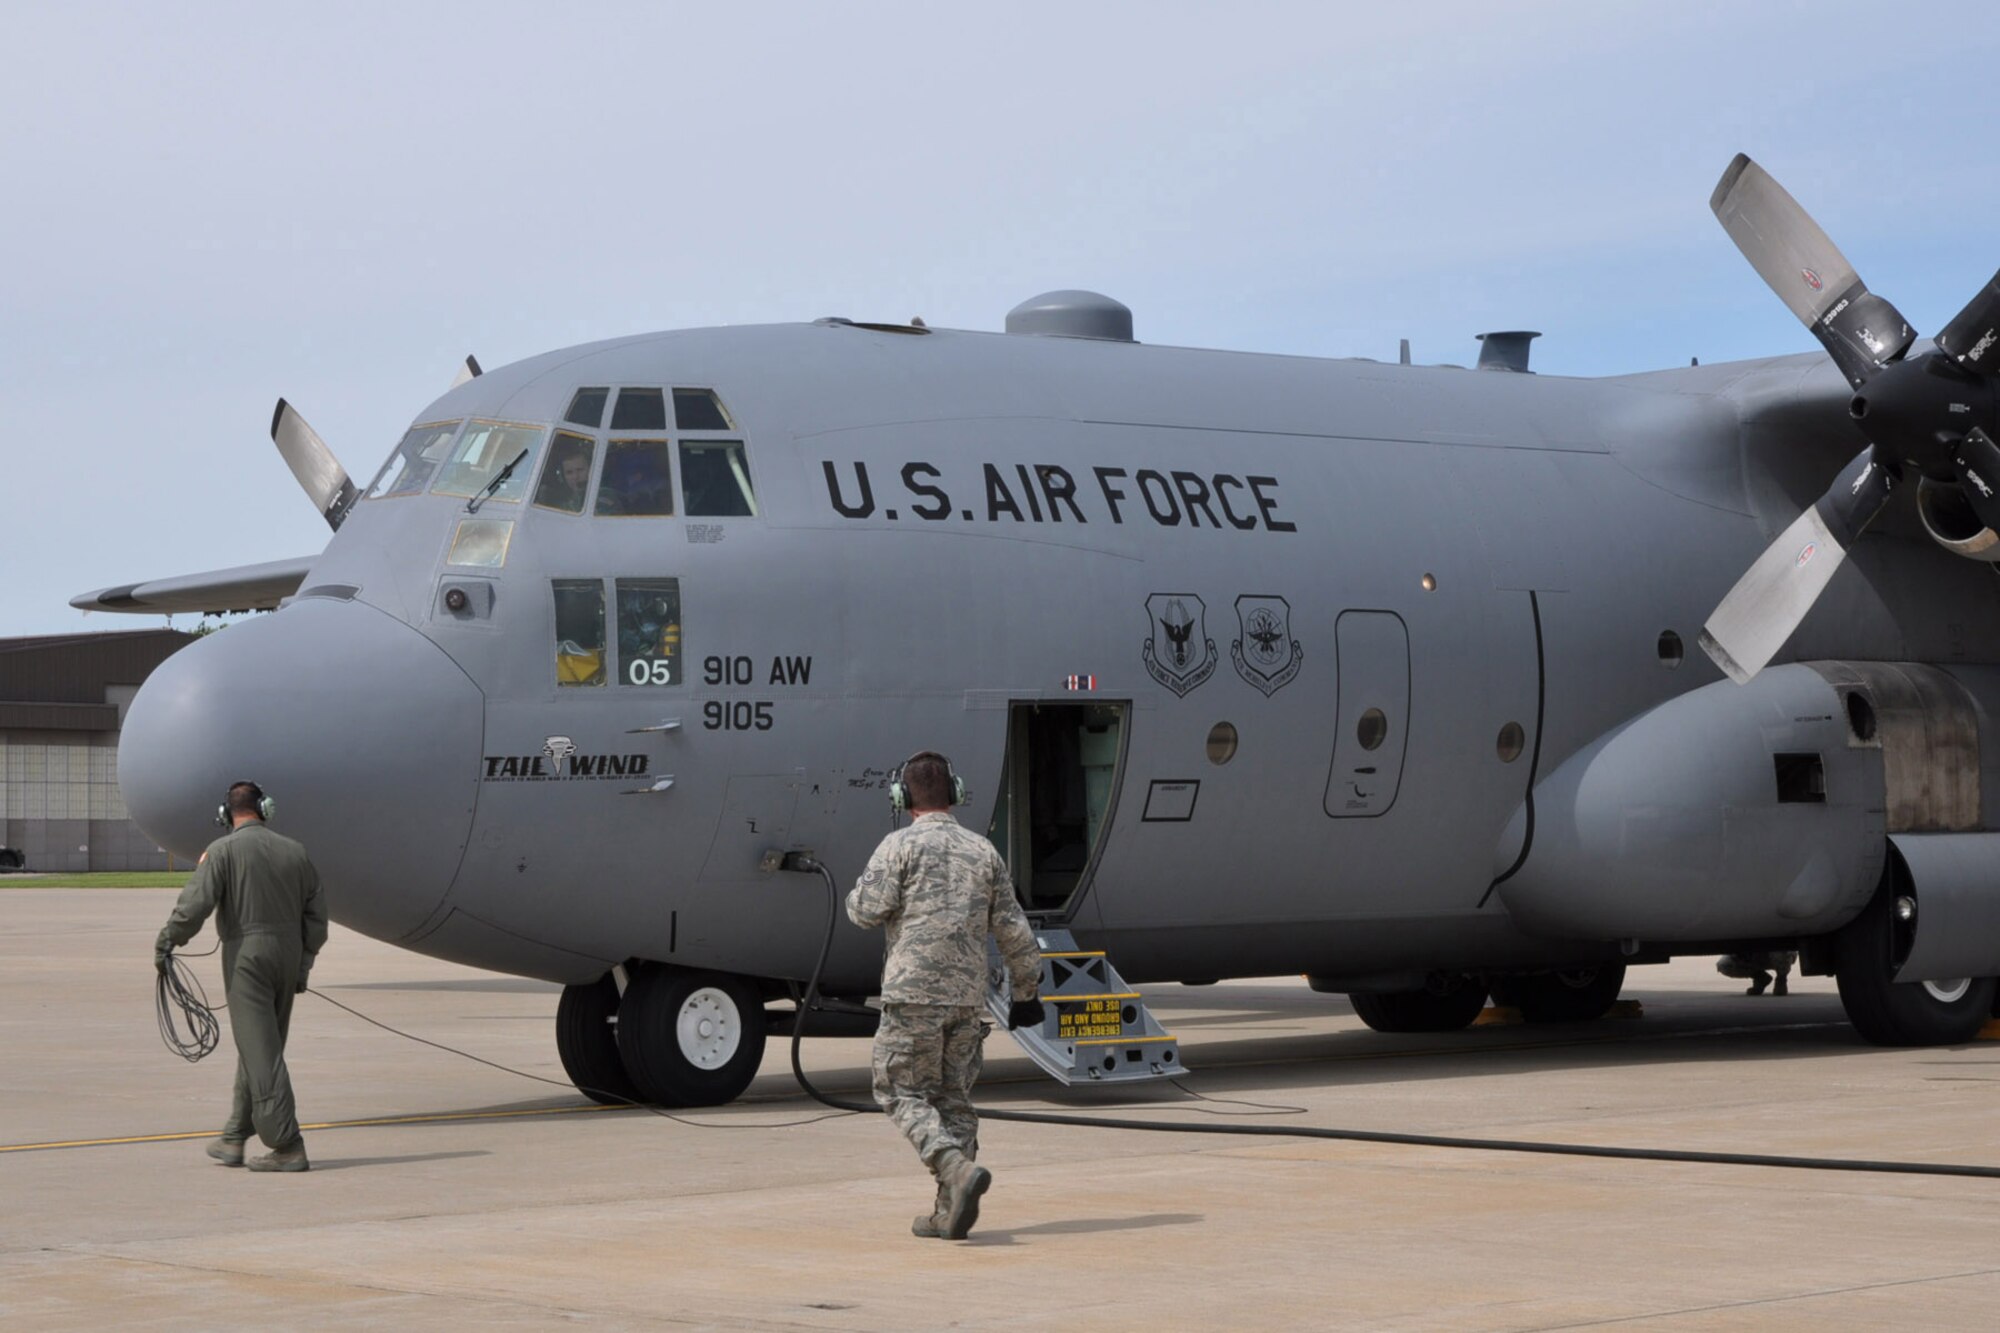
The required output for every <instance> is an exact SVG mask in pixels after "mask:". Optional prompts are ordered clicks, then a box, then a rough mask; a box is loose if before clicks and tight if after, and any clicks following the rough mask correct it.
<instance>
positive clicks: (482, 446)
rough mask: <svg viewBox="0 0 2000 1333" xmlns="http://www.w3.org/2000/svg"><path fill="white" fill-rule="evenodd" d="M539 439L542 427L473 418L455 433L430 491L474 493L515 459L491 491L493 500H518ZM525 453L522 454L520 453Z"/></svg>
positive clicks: (524, 488) (434, 493) (481, 489)
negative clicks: (452, 445)
mask: <svg viewBox="0 0 2000 1333" xmlns="http://www.w3.org/2000/svg"><path fill="white" fill-rule="evenodd" d="M541 440H542V427H540V426H521V425H513V424H510V423H508V422H504V421H473V422H471V423H470V424H468V425H467V426H466V428H465V434H464V435H462V436H460V437H459V441H458V447H457V448H455V449H453V450H452V451H451V457H450V458H448V459H446V460H445V464H444V467H443V469H442V470H441V471H440V472H439V474H438V479H437V483H436V484H435V485H434V486H432V487H431V494H433V495H466V496H471V495H478V494H479V493H480V492H481V491H484V490H485V489H486V487H487V486H488V485H489V484H491V483H492V481H493V479H494V478H495V477H498V476H499V475H500V472H501V470H502V469H504V468H505V467H506V466H507V465H508V464H510V463H515V461H516V460H517V459H518V460H519V462H518V464H517V465H516V466H515V468H514V471H513V472H512V474H510V475H509V476H508V478H507V480H506V481H505V482H503V483H501V485H500V487H499V489H497V490H495V491H494V492H493V495H492V497H491V498H492V499H494V500H503V501H510V500H519V499H520V498H521V497H522V496H523V495H525V494H527V491H528V478H529V476H531V475H532V473H533V468H534V451H535V446H536V445H537V444H540V443H541ZM523 454H525V455H527V456H526V457H522V455H523Z"/></svg>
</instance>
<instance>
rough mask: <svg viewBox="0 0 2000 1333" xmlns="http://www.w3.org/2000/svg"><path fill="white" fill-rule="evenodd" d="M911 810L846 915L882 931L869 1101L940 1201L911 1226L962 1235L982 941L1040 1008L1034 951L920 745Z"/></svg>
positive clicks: (974, 1174) (1016, 987)
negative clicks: (933, 1181) (933, 1182)
mask: <svg viewBox="0 0 2000 1333" xmlns="http://www.w3.org/2000/svg"><path fill="white" fill-rule="evenodd" d="M902 781H903V783H904V786H905V788H906V790H907V791H908V793H909V796H908V800H909V804H910V806H911V808H912V810H913V812H914V814H915V816H916V818H915V819H914V820H913V821H912V822H911V823H910V825H909V826H908V827H906V828H901V829H897V830H896V831H894V832H893V833H891V834H889V836H888V837H886V838H884V839H883V840H882V842H881V845H880V846H878V847H877V848H876V849H875V854H874V855H873V856H872V857H870V858H869V860H868V868H867V869H866V870H865V871H864V872H863V873H862V876H861V879H860V881H859V882H858V883H856V884H855V886H854V891H853V892H852V893H850V894H848V895H847V915H848V919H849V920H851V921H853V922H854V924H856V925H857V926H863V927H868V928H871V929H872V928H873V927H876V926H883V927H886V928H887V931H888V942H887V957H886V960H885V962H884V964H883V968H882V1021H881V1025H880V1027H879V1028H878V1029H877V1031H876V1036H875V1053H874V1083H875V1086H874V1092H875V1101H876V1103H877V1104H878V1105H879V1106H881V1108H882V1109H883V1111H885V1112H886V1113H887V1114H888V1116H889V1118H890V1119H891V1120H893V1121H894V1122H895V1124H896V1127H897V1128H898V1129H900V1130H902V1131H903V1135H904V1137H906V1138H908V1139H909V1141H910V1143H911V1145H912V1146H914V1147H915V1148H916V1150H917V1155H918V1156H919V1157H921V1158H922V1159H923V1163H924V1165H925V1166H927V1167H929V1168H930V1170H931V1173H932V1174H933V1175H934V1176H936V1177H937V1184H938V1188H937V1199H936V1202H935V1204H934V1205H933V1207H932V1210H931V1212H930V1214H929V1215H927V1216H924V1217H919V1218H917V1219H916V1221H915V1222H914V1223H912V1225H911V1230H912V1231H913V1232H914V1233H915V1234H917V1235H919V1236H940V1237H943V1238H945V1239H949V1240H961V1239H963V1238H964V1237H965V1235H966V1233H967V1232H969V1231H970V1230H971V1229H972V1224H973V1222H974V1221H976V1220H977V1219H978V1216H979V1196H980V1195H981V1194H983V1193H985V1191H986V1187H987V1186H988V1185H989V1184H990V1183H992V1174H991V1173H990V1172H988V1171H987V1170H986V1168H984V1167H981V1166H976V1165H974V1159H975V1158H976V1157H977V1156H978V1152H979V1116H978V1114H977V1113H976V1112H975V1111H974V1110H973V1108H972V1085H973V1083H974V1082H975V1081H976V1080H977V1079H978V1077H979V1067H980V1044H981V1042H982V1041H984V1039H985V1037H986V1033H987V1025H986V1024H985V1023H984V1022H983V1021H982V1020H981V1008H982V1005H983V1003H984V1000H985V994H986V937H987V936H988V935H991V936H993V938H994V939H995V940H996V941H998V943H999V946H1000V957H1001V960H1002V961H1003V962H1004V963H1005V964H1006V968H1007V974H1008V978H1009V980H1010V981H1011V982H1012V984H1013V995H1014V999H1015V1004H1016V1006H1017V1007H1020V1006H1032V1007H1033V1008H1034V1010H1035V1012H1036V1013H1037V1014H1039V1012H1040V1005H1039V1003H1038V1002H1037V1001H1036V1000H1035V993H1036V990H1037V989H1038V987H1039V985H1040V979H1041V954H1040V952H1039V951H1038V950H1037V948H1036V946H1035V936H1034V932H1033V931H1031V930H1030V929H1029V928H1028V920H1027V917H1026V916H1024V915H1023V914H1022V912H1021V905H1020V903H1018V902H1016V901H1015V899H1014V886H1013V882H1012V880H1011V879H1010V877H1009V876H1008V873H1007V865H1006V862H1004V861H1002V860H1001V859H1000V853H999V852H998V851H996V850H995V849H994V846H993V844H992V843H991V842H990V841H988V840H987V839H985V838H983V837H981V836H980V835H978V834H977V833H974V832H972V831H971V830H969V829H966V828H965V827H963V826H962V825H960V824H959V822H958V821H957V820H956V819H953V818H952V817H951V813H950V809H949V807H950V805H951V802H952V796H953V783H952V778H951V768H950V765H949V763H948V762H947V761H946V760H945V759H944V758H943V756H941V755H937V754H932V753H930V752H925V753H924V754H920V755H917V756H916V757H914V758H912V759H911V760H910V761H909V762H908V763H906V764H904V765H903V773H902Z"/></svg>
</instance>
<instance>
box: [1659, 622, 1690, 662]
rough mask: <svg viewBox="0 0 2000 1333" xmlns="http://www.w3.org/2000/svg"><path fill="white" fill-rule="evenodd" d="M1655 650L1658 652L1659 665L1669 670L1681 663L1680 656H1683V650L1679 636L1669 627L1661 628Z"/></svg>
mask: <svg viewBox="0 0 2000 1333" xmlns="http://www.w3.org/2000/svg"><path fill="white" fill-rule="evenodd" d="M1657 651H1658V652H1659V654H1660V665H1661V666H1663V667H1665V668H1667V669H1668V670H1669V671H1671V670H1673V669H1674V668H1675V667H1677V666H1679V665H1680V664H1681V657H1682V656H1683V651H1684V650H1683V649H1682V648H1681V636H1680V635H1678V634H1676V633H1674V632H1673V631H1672V630H1670V629H1668V630H1661V631H1660V642H1659V645H1658V648H1657Z"/></svg>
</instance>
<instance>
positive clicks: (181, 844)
mask: <svg viewBox="0 0 2000 1333" xmlns="http://www.w3.org/2000/svg"><path fill="white" fill-rule="evenodd" d="M484 711H485V710H484V704H483V699H482V696H481V694H480V691H479V688H478V687H477V686H476V685H475V684H474V683H473V682H472V680H471V679H470V678H469V677H467V676H466V674H465V673H464V672H463V671H462V670H460V669H459V667H458V665H457V663H455V662H453V661H452V660H451V658H450V657H448V656H446V655H445V653H444V652H443V650H441V649H440V648H438V647H437V645H435V644H433V643H432V642H431V641H430V640H429V639H426V638H425V637H424V636H423V635H421V634H419V633H418V632H417V631H415V630H414V629H411V628H410V627H409V626H408V625H405V624H403V623H402V622H401V621H398V620H396V619H394V618H393V617H390V616H388V615H386V614H384V613H382V612H380V611H377V610H375V609H374V608H372V607H370V606H367V605H365V604H362V603H357V602H341V601H334V600H331V599H324V598H309V599H306V600H303V601H299V602H295V603H293V604H292V605H290V606H288V607H286V608H285V609H283V610H281V611H278V612H275V613H274V614H271V615H268V616H258V617H256V618H254V619H251V620H246V621H240V622H238V623H236V624H233V625H230V626H228V627H226V628H224V629H222V630H219V631H217V632H216V633H214V634H211V635H209V636H207V637H206V638H203V639H201V640H200V641H198V642H196V643H193V644H190V645H188V646H187V647H186V648H183V649H182V650H181V651H180V652H178V653H175V654H174V655H173V656H172V657H170V658H168V659H167V660H166V661H165V662H164V663H162V664H161V665H160V667H159V668H158V669H157V670H156V671H154V672H153V674H152V676H151V677H149V678H148V679H147V681H146V683H145V685H144V686H143V687H141V689H140V690H139V693H138V696H137V697H136V698H135V699H134V700H133V701H132V704H131V706H130V708H129V709H128V710H127V712H126V717H125V726H124V731H123V734H122V736H121V737H120V740H119V746H118V781H119V787H120V789H121V791H122V792H123V795H124V798H125V806H126V809H127V810H128V811H129V813H130V814H131V816H132V818H133V819H134V820H135V821H136V822H137V823H138V825H139V827H140V828H142V829H144V830H145V831H146V833H147V834H148V835H149V836H151V837H152V838H154V839H155V840H156V841H158V842H159V844H160V845H161V846H162V847H165V848H167V849H168V850H169V851H171V852H173V853H175V854H176V855H177V856H180V857H184V858H186V859H187V860H189V861H190V862H191V861H192V860H193V859H194V858H195V857H197V856H199V855H200V854H201V851H202V849H203V848H204V847H206V846H207V845H208V844H209V843H210V842H211V841H213V840H214V839H215V838H217V837H219V836H221V832H222V830H220V829H219V828H217V827H216V825H215V812H216V807H217V806H218V805H219V804H221V802H222V800H223V797H224V795H225V793H226V792H227V790H228V786H229V784H230V783H231V782H237V781H244V780H248V781H253V782H256V783H257V784H258V785H259V786H261V787H262V788H263V789H264V791H265V794H267V795H268V796H270V797H271V798H272V799H273V800H274V801H276V802H277V812H276V817H275V818H274V819H273V820H272V821H271V827H272V828H273V829H275V830H277V831H278V832H280V833H284V834H286V835H287V836H290V837H293V838H297V839H298V840H299V841H300V842H302V843H304V844H305V847H306V851H307V852H308V853H309V854H310V855H311V856H312V859H313V862H314V864H315V865H317V866H318V867H319V871H320V878H321V880H322V881H323V882H324V884H325V885H326V894H327V907H328V910H329V911H330V912H331V913H332V915H333V918H334V920H336V921H339V922H341V923H342V924H344V925H348V926H352V927H354V928H355V929H357V930H360V931H362V932H363V933H365V934H368V935H373V936H375V937H376V938H378V939H385V940H393V939H398V938H401V937H402V936H405V935H407V934H409V933H410V932H411V931H413V930H415V929H416V928H417V927H419V926H420V925H422V924H423V923H424V922H425V921H426V920H427V919H428V918H429V917H430V915H431V914H432V912H433V911H434V910H435V909H436V908H437V907H438V905H439V904H440V903H441V902H442V901H443V899H444V897H445V894H446V892H447V891H448V890H449V888H450V886H451V881H452V877H453V875H455V874H456V873H457V870H458V863H459V860H460V859H461V857H462V856H463V854H464V851H465V841H466V838H467V836H468V834H469V832H470V829H471V826H472V810H473V803H474V798H475V785H476V780H477V773H478V765H479V745H480V737H481V735H482V733H483V725H484V724H483V717H484Z"/></svg>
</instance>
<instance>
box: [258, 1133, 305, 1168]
mask: <svg viewBox="0 0 2000 1333" xmlns="http://www.w3.org/2000/svg"><path fill="white" fill-rule="evenodd" d="M243 1165H245V1166H247V1167H249V1168H250V1169H251V1170H252V1171H310V1170H312V1163H311V1162H308V1161H307V1160H306V1141H305V1140H304V1139H293V1140H292V1141H291V1143H289V1144H288V1145H286V1146H285V1147H283V1148H279V1149H278V1150H277V1151H276V1152H268V1153H265V1154H264V1155H263V1156H262V1157H252V1158H251V1159H250V1160H249V1161H247V1162H245V1163H244V1164H243Z"/></svg>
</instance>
